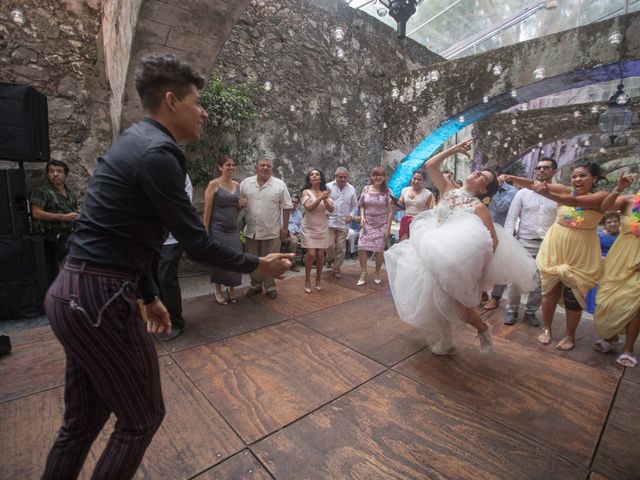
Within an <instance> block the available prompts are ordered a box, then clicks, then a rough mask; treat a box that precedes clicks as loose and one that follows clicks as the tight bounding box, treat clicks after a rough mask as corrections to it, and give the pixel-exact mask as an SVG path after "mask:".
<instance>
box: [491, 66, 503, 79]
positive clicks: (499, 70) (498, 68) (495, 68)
mask: <svg viewBox="0 0 640 480" xmlns="http://www.w3.org/2000/svg"><path fill="white" fill-rule="evenodd" d="M491 73H493V75H494V76H496V77H499V76H500V75H502V65H500V64H499V63H498V64H497V65H494V66H493V68H492V69H491Z"/></svg>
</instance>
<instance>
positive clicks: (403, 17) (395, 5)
mask: <svg viewBox="0 0 640 480" xmlns="http://www.w3.org/2000/svg"><path fill="white" fill-rule="evenodd" d="M422 2H423V0H380V3H381V4H382V5H384V7H379V8H378V15H379V16H381V17H384V16H385V15H386V14H387V12H385V13H382V14H381V10H382V9H383V8H385V9H386V10H387V11H388V13H389V15H390V16H391V18H393V19H394V20H395V21H396V23H397V30H396V31H397V37H398V39H399V40H402V39H403V38H406V36H407V21H408V20H409V19H410V18H411V16H412V15H413V14H414V13H416V7H417V6H418V5H420V4H421V3H422Z"/></svg>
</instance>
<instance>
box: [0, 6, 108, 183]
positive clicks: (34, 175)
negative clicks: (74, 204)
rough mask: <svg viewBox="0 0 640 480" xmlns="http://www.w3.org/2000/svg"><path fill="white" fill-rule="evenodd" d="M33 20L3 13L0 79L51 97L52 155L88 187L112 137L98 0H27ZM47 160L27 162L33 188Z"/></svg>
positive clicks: (26, 9)
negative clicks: (15, 19)
mask: <svg viewBox="0 0 640 480" xmlns="http://www.w3.org/2000/svg"><path fill="white" fill-rule="evenodd" d="M18 3H19V4H20V7H21V8H22V9H23V10H24V12H25V14H26V17H27V23H26V24H25V25H24V26H22V27H20V26H18V25H15V24H14V23H12V22H11V21H10V20H9V17H8V13H9V12H8V9H7V10H5V9H3V11H2V13H1V15H2V16H0V69H1V70H0V80H1V81H4V82H15V83H25V84H28V85H31V86H33V87H35V88H36V89H37V90H39V91H40V92H42V93H44V94H45V95H46V96H47V98H48V107H49V138H50V143H51V157H52V158H54V159H58V160H63V161H65V162H67V163H68V164H69V166H70V167H71V174H70V178H69V183H70V185H71V186H72V187H73V188H76V189H77V190H78V191H80V192H83V191H84V189H85V188H86V185H87V183H88V181H89V178H90V175H91V173H92V172H93V167H94V165H95V159H96V158H97V156H98V155H99V154H100V153H101V152H102V151H103V150H104V148H105V147H106V145H107V144H108V142H109V141H110V140H111V122H110V116H109V107H108V89H107V86H106V82H105V77H104V70H103V60H102V47H101V42H100V38H99V37H100V17H101V15H100V8H99V6H100V3H99V1H98V0H66V1H64V0H60V1H58V0H23V1H21V2H18ZM43 167H44V165H43V164H39V163H36V164H27V165H25V168H26V169H27V177H28V178H27V187H28V189H29V190H30V189H31V188H33V186H35V185H36V184H38V183H40V182H42V180H43V178H44V172H43V171H44V168H43Z"/></svg>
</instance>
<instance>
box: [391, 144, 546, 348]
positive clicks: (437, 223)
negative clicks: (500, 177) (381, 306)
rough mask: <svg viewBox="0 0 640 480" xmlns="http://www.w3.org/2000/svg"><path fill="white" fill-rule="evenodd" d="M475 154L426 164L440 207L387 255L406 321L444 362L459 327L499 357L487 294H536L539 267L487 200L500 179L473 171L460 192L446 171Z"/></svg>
mask: <svg viewBox="0 0 640 480" xmlns="http://www.w3.org/2000/svg"><path fill="white" fill-rule="evenodd" d="M470 148H471V141H467V142H462V143H460V144H458V145H456V146H454V147H452V148H449V149H447V150H445V151H443V152H442V153H440V154H438V155H435V156H434V157H432V158H431V159H429V160H428V161H427V163H426V167H427V173H428V175H429V178H430V179H431V181H432V183H433V184H434V185H435V187H436V188H437V189H438V191H439V192H440V202H439V203H438V206H437V207H436V208H434V209H433V210H427V211H425V212H423V213H421V214H420V215H418V216H416V217H415V219H414V220H413V222H412V223H411V235H410V237H409V239H408V241H405V242H400V243H397V244H395V245H393V247H391V248H390V249H389V250H388V251H387V252H386V253H385V263H386V265H387V272H388V274H389V284H390V286H391V292H392V294H393V298H394V301H395V304H396V308H397V310H398V314H399V316H400V318H401V319H402V320H403V321H405V322H407V323H410V324H412V325H414V326H416V327H419V328H420V329H422V330H423V331H424V333H425V335H426V337H427V340H428V342H429V345H430V348H431V351H432V352H433V353H434V354H437V355H446V354H448V353H451V352H452V350H453V346H454V345H453V337H452V331H453V328H454V327H456V326H457V324H462V323H468V324H470V325H472V326H473V327H475V328H476V330H477V331H478V338H479V339H480V351H481V352H482V353H485V354H486V353H490V352H491V351H492V349H493V341H492V339H491V332H490V330H489V325H487V324H486V323H484V322H483V321H482V319H481V318H480V315H478V313H476V312H475V310H474V308H475V307H476V306H477V305H478V304H479V303H480V298H481V295H482V290H483V288H488V287H490V286H491V285H493V284H495V283H501V284H502V283H505V284H507V283H512V282H513V283H517V284H518V285H519V286H521V288H522V291H528V290H532V289H533V288H534V287H535V273H536V267H535V262H534V261H533V259H532V258H531V256H530V255H529V254H527V252H526V251H525V250H524V248H522V246H520V244H519V243H518V242H517V241H516V240H515V239H514V238H513V236H511V235H508V234H507V233H506V232H505V231H504V229H500V227H498V229H496V227H494V224H493V222H492V221H491V215H490V213H489V210H488V208H487V207H486V205H485V203H483V201H481V198H483V200H484V199H488V198H490V197H491V195H493V194H494V193H495V192H496V191H497V190H498V182H497V178H496V175H495V173H493V172H492V171H491V170H486V169H485V170H480V171H477V172H474V173H472V174H470V175H469V176H468V177H467V179H466V181H465V182H464V185H463V187H462V188H456V187H457V186H454V185H453V184H452V183H451V182H449V181H447V179H446V178H445V177H444V176H443V174H442V172H441V171H440V165H441V164H442V162H443V161H444V160H445V159H446V158H447V157H449V156H451V155H453V154H455V153H462V154H464V155H467V156H468V155H469V154H468V151H469V150H470ZM499 244H500V247H499V248H498V245H499ZM494 252H495V254H494Z"/></svg>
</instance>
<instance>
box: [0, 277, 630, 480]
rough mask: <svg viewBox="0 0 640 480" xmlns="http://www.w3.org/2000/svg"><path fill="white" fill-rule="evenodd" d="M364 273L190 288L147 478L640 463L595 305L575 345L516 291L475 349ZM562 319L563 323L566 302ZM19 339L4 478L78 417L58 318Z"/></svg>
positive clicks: (30, 475)
mask: <svg viewBox="0 0 640 480" xmlns="http://www.w3.org/2000/svg"><path fill="white" fill-rule="evenodd" d="M357 276H358V272H357V271H356V270H355V269H352V270H347V271H346V272H344V275H343V278H342V279H340V280H333V279H329V278H327V281H326V282H325V285H324V289H323V290H322V292H317V291H315V290H314V291H313V293H312V294H311V295H307V294H305V293H304V291H303V278H302V277H295V278H290V279H287V280H283V281H280V282H279V286H278V291H279V298H278V299H277V300H276V301H272V300H269V299H267V298H266V297H265V296H259V297H257V298H256V297H253V298H247V297H245V296H242V297H241V299H240V301H239V302H238V303H237V304H230V305H225V306H220V305H215V304H214V303H213V302H212V299H211V297H206V298H205V297H200V298H196V299H193V300H189V301H187V302H185V318H186V319H187V326H188V328H187V330H186V331H185V333H184V334H183V335H182V336H181V337H179V338H177V339H175V340H173V341H171V342H168V343H160V342H158V343H157V350H158V355H159V360H160V366H161V372H162V381H163V391H164V397H165V402H166V406H167V415H166V418H165V420H164V423H163V424H162V426H161V427H160V430H159V431H158V433H157V434H156V436H155V438H154V440H153V443H152V444H151V446H150V447H149V450H148V451H147V454H146V456H145V458H144V461H143V463H142V465H141V467H140V469H139V471H138V474H137V478H148V479H190V478H196V479H199V480H205V479H278V480H284V479H295V480H299V479H319V480H327V479H424V478H429V479H473V480H477V479H509V480H515V479H535V480H542V479H560V480H568V479H600V480H602V479H609V480H620V479H638V478H639V475H640V473H639V472H640V447H638V441H637V439H638V437H639V436H640V421H638V419H640V402H638V399H639V398H640V368H638V369H635V370H633V369H628V370H626V371H624V370H623V369H621V368H618V367H617V366H616V364H615V355H613V354H608V355H600V354H597V353H595V352H593V351H592V349H591V342H592V341H593V340H595V339H596V338H597V337H596V333H595V331H594V329H593V325H592V324H591V322H589V321H583V322H582V325H581V326H580V329H579V331H578V342H577V343H578V345H577V347H576V349H575V350H574V351H571V352H559V351H557V350H555V349H554V348H553V346H543V345H540V344H539V343H538V342H537V341H536V337H537V335H538V333H539V328H532V327H529V326H527V325H525V324H522V323H519V324H518V325H516V326H512V327H507V326H504V325H503V323H502V321H503V319H504V316H505V311H504V309H498V310H495V311H493V312H491V313H485V314H483V315H484V317H486V318H487V319H488V320H489V321H490V322H491V323H492V324H493V325H494V339H495V352H494V353H493V354H492V355H490V356H487V357H482V356H480V355H479V351H478V350H479V348H478V340H477V339H476V338H475V335H474V333H473V331H472V330H471V329H470V328H468V327H466V326H464V327H461V328H460V329H458V330H457V332H456V337H457V342H458V352H457V354H456V355H455V356H451V357H435V356H433V355H431V353H430V352H429V350H428V349H427V348H425V346H426V344H425V342H424V340H423V339H421V337H420V334H419V333H418V332H417V331H416V330H414V329H412V328H411V327H409V326H408V325H406V324H404V323H402V322H401V321H400V320H399V319H398V318H397V316H396V313H395V307H394V305H393V301H392V299H391V297H390V293H389V290H388V289H387V288H385V285H386V283H385V284H383V285H382V286H380V287H378V286H376V285H374V284H373V283H372V282H371V283H369V284H368V285H367V286H365V287H355V283H356V279H357ZM522 316H523V314H522V313H521V314H520V317H521V318H522ZM555 325H556V326H555V332H556V333H555V336H556V337H557V338H555V340H556V341H557V340H559V338H560V336H561V333H562V332H563V331H564V319H563V318H562V316H561V315H559V316H558V318H557V319H556V324H555ZM12 343H13V353H12V354H11V355H9V356H6V357H2V358H0V478H1V479H3V480H10V479H20V480H23V479H35V478H39V475H40V474H41V472H42V469H43V465H44V462H45V459H46V455H47V452H48V449H49V447H50V445H51V443H52V441H53V439H54V437H55V434H56V431H57V429H58V428H59V426H60V422H61V418H62V411H63V383H64V353H63V351H62V348H61V346H60V345H59V344H58V343H57V341H56V339H55V337H54V336H53V334H52V332H51V329H50V328H49V327H41V328H36V329H32V330H28V331H24V332H21V333H19V334H15V335H13V336H12ZM112 423H113V422H112ZM112 423H111V424H110V425H109V426H108V427H107V428H106V429H105V431H104V432H103V433H102V434H101V436H100V437H99V438H98V440H97V441H96V443H95V445H94V448H93V450H92V452H91V454H90V456H89V459H88V460H87V464H86V465H85V469H84V470H83V472H82V475H81V477H82V478H89V476H90V472H91V470H92V467H93V465H94V464H95V462H96V460H97V457H98V455H99V454H100V452H101V451H102V449H103V448H104V446H105V444H106V441H107V438H108V434H109V432H110V430H111V428H112V426H111V425H112Z"/></svg>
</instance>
